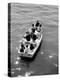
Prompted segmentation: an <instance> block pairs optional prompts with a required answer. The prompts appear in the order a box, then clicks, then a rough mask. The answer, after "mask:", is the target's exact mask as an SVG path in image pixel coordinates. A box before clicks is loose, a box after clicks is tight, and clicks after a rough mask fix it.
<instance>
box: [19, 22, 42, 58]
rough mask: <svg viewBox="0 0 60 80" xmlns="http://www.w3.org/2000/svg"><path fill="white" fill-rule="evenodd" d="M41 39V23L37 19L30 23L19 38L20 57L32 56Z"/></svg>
mask: <svg viewBox="0 0 60 80" xmlns="http://www.w3.org/2000/svg"><path fill="white" fill-rule="evenodd" d="M41 41H42V25H41V24H40V23H39V21H37V22H36V24H32V27H31V28H30V29H29V30H28V31H27V32H26V33H25V35H24V36H23V37H22V39H21V40H20V45H19V47H18V53H19V55H20V57H27V58H32V57H33V56H34V54H35V52H36V51H37V49H38V47H39V45H40V44H41Z"/></svg>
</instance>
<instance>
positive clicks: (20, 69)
mask: <svg viewBox="0 0 60 80" xmlns="http://www.w3.org/2000/svg"><path fill="white" fill-rule="evenodd" d="M36 20H39V21H40V22H41V23H42V26H43V40H42V44H41V46H40V48H39V51H38V52H37V55H36V57H35V58H34V59H33V60H32V61H28V60H27V61H26V60H21V58H19V54H17V47H18V46H19V41H20V39H21V38H22V36H23V35H24V33H25V32H26V30H28V29H29V27H31V24H32V23H35V22H36ZM57 73H58V6H52V5H34V4H11V75H12V76H28V75H29V76H31V75H46V74H47V75H49V74H57Z"/></svg>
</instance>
